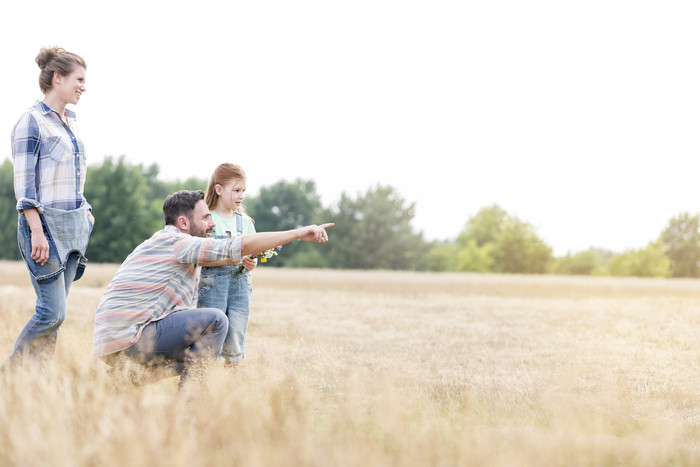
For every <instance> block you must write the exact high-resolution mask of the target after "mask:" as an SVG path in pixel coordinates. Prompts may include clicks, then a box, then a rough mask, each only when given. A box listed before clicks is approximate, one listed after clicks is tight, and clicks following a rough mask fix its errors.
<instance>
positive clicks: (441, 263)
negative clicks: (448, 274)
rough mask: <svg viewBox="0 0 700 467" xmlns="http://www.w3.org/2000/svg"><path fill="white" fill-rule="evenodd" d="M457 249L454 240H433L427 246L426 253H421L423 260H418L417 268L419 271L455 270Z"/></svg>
mask: <svg viewBox="0 0 700 467" xmlns="http://www.w3.org/2000/svg"><path fill="white" fill-rule="evenodd" d="M458 251H459V249H458V248H457V244H456V243H455V242H450V241H434V242H432V243H431V244H430V245H429V246H428V247H427V253H426V254H425V255H423V260H422V261H420V262H418V267H417V269H419V270H421V271H456V270H457V253H458Z"/></svg>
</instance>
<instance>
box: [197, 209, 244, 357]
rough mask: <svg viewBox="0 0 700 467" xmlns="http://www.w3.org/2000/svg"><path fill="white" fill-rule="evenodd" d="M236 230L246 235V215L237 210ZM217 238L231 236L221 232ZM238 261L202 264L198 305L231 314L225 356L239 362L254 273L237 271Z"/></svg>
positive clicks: (242, 351) (223, 355)
mask: <svg viewBox="0 0 700 467" xmlns="http://www.w3.org/2000/svg"><path fill="white" fill-rule="evenodd" d="M235 217H236V231H237V234H238V235H242V234H243V216H242V215H241V214H240V213H235ZM215 238H228V237H227V236H225V235H217V236H216V237H215ZM238 266H239V265H238V264H236V265H231V266H217V267H202V271H201V275H200V279H199V299H198V302H197V308H218V309H219V310H221V311H223V312H224V313H226V316H227V317H228V334H227V335H226V339H225V340H224V346H223V349H222V352H221V356H222V357H224V358H225V359H226V360H228V361H230V362H233V363H238V362H240V361H241V359H242V358H243V357H244V356H245V352H244V348H245V336H246V331H247V329H248V316H249V314H250V299H251V295H252V294H253V282H252V280H251V277H250V272H248V270H247V269H245V268H243V272H242V273H240V274H237V275H236V274H235V273H236V270H237V269H238Z"/></svg>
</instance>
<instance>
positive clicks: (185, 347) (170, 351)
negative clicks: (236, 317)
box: [122, 308, 228, 385]
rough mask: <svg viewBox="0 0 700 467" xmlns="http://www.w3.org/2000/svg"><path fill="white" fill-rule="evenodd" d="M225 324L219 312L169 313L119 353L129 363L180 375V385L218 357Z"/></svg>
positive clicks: (205, 310) (224, 332)
mask: <svg viewBox="0 0 700 467" xmlns="http://www.w3.org/2000/svg"><path fill="white" fill-rule="evenodd" d="M227 329H228V320H227V319H226V315H224V313H223V312H222V311H221V310H217V309H215V308H194V309H191V310H181V311H175V312H173V313H170V314H169V315H167V316H166V317H165V318H163V319H160V320H158V321H154V322H152V323H150V324H148V325H147V326H146V327H144V328H143V330H142V331H141V337H140V338H139V340H138V341H136V343H135V344H134V345H132V346H131V347H129V348H127V349H125V350H123V351H122V353H123V354H124V355H126V356H127V357H129V358H130V359H132V360H134V361H136V362H138V363H140V364H142V365H145V366H159V367H165V368H168V369H172V370H174V371H175V372H176V373H178V374H180V384H181V385H182V383H184V382H185V381H186V380H187V379H188V378H189V377H190V376H191V375H192V373H193V372H197V370H198V369H199V368H200V367H202V366H203V365H205V364H206V363H209V362H211V361H215V360H217V359H218V358H219V356H220V355H221V346H222V345H223V343H224V338H225V337H226V331H227Z"/></svg>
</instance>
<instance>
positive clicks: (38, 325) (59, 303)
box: [5, 253, 80, 364]
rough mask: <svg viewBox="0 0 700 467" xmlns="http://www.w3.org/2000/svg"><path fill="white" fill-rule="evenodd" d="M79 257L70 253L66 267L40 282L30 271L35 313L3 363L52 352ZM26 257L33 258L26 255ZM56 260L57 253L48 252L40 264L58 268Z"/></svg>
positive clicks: (50, 354) (51, 354) (49, 355)
mask: <svg viewBox="0 0 700 467" xmlns="http://www.w3.org/2000/svg"><path fill="white" fill-rule="evenodd" d="M79 259H80V256H79V254H78V253H71V254H70V255H69V256H68V259H67V261H66V267H65V270H63V271H62V272H61V273H60V274H58V275H56V276H55V278H54V279H52V280H51V281H50V282H41V283H39V282H37V281H36V279H35V278H34V276H33V275H32V274H30V275H29V276H30V279H31V282H32V286H33V287H34V291H35V292H36V307H35V310H34V315H32V317H31V318H30V319H29V321H28V322H27V324H26V325H25V326H24V328H23V329H22V331H21V332H20V333H19V337H17V341H16V342H15V346H14V348H13V349H12V353H10V355H9V356H8V357H7V359H6V360H5V364H14V363H19V362H20V361H21V360H22V359H25V360H26V359H32V358H37V357H39V356H41V357H46V358H50V357H52V356H53V353H54V350H55V349H56V340H57V339H58V328H59V327H60V326H61V324H62V323H63V320H65V319H66V299H67V297H68V291H69V290H70V286H71V284H72V283H73V281H74V280H75V277H76V272H77V271H78V264H79ZM28 261H34V260H32V259H31V258H29V260H28ZM58 263H59V260H58V257H57V256H56V255H54V254H50V255H49V260H48V261H47V262H46V263H45V264H44V266H41V267H42V268H45V269H46V270H52V269H57V268H60V266H59V264H58ZM37 267H38V266H37Z"/></svg>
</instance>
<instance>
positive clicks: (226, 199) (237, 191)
mask: <svg viewBox="0 0 700 467" xmlns="http://www.w3.org/2000/svg"><path fill="white" fill-rule="evenodd" d="M245 190H246V184H245V179H244V178H239V179H235V180H231V181H230V182H228V183H227V184H225V185H223V186H222V185H216V194H217V195H219V203H220V204H219V206H217V207H223V208H224V209H230V210H231V211H235V210H237V209H238V208H240V207H241V204H242V203H243V198H244V197H245Z"/></svg>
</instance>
